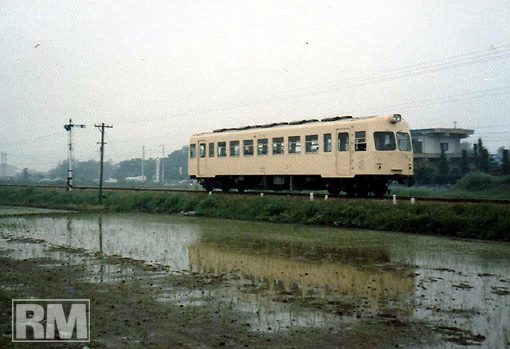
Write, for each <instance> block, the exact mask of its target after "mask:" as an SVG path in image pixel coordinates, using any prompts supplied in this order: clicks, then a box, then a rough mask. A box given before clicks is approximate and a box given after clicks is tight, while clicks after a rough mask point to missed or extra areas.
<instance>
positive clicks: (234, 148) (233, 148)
mask: <svg viewBox="0 0 510 349" xmlns="http://www.w3.org/2000/svg"><path fill="white" fill-rule="evenodd" d="M230 156H234V157H235V156H239V141H231V142H230Z"/></svg>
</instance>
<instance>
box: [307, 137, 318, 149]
mask: <svg viewBox="0 0 510 349" xmlns="http://www.w3.org/2000/svg"><path fill="white" fill-rule="evenodd" d="M305 142H306V144H305V145H306V152H307V153H318V152H319V136H318V135H310V136H306V137H305Z"/></svg>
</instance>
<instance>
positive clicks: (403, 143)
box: [397, 132, 411, 151]
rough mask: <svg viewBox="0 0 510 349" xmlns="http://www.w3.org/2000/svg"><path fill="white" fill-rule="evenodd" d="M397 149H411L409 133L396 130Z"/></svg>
mask: <svg viewBox="0 0 510 349" xmlns="http://www.w3.org/2000/svg"><path fill="white" fill-rule="evenodd" d="M397 144H398V149H399V150H401V151H411V138H410V137H409V133H404V132H397Z"/></svg>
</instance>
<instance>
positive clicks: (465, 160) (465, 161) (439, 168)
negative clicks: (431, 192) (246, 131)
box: [414, 139, 510, 184]
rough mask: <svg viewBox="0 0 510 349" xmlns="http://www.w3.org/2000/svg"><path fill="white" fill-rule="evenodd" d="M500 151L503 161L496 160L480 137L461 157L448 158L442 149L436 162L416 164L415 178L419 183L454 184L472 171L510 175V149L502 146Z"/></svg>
mask: <svg viewBox="0 0 510 349" xmlns="http://www.w3.org/2000/svg"><path fill="white" fill-rule="evenodd" d="M498 153H500V154H501V161H499V162H496V161H495V159H494V158H493V157H491V156H490V154H489V151H488V149H487V148H486V147H485V146H484V145H483V142H482V139H478V142H477V143H475V144H473V147H472V149H469V150H467V149H463V150H462V156H461V157H460V159H451V158H448V156H447V154H446V153H445V151H444V150H442V151H441V155H440V157H439V160H438V161H437V162H436V163H433V162H424V163H421V162H418V163H417V164H415V170H414V179H415V180H416V182H417V183H419V184H454V183H456V182H457V181H458V180H459V179H461V178H462V177H464V176H465V175H467V174H468V173H471V172H482V173H488V174H491V175H494V176H508V175H510V154H509V150H508V149H505V148H503V147H501V148H500V149H498Z"/></svg>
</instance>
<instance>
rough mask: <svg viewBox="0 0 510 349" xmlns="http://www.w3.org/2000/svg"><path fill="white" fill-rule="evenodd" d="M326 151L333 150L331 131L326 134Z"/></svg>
mask: <svg viewBox="0 0 510 349" xmlns="http://www.w3.org/2000/svg"><path fill="white" fill-rule="evenodd" d="M324 152H325V153H330V152H331V133H326V134H325V135H324Z"/></svg>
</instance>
